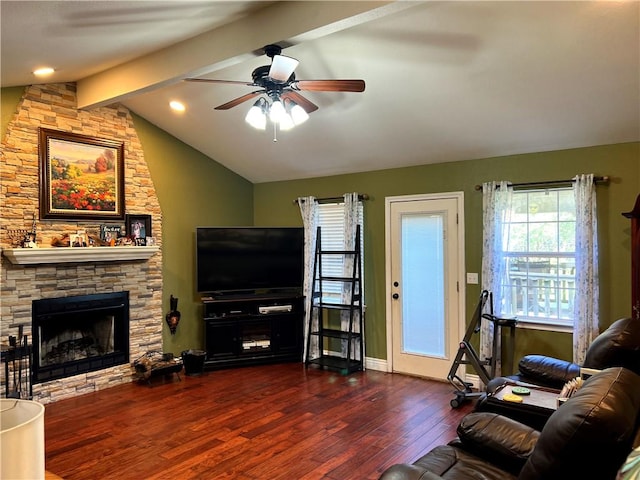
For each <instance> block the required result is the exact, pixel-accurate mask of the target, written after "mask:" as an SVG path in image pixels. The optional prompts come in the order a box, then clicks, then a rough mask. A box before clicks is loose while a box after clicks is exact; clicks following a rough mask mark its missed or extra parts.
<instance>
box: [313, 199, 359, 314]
mask: <svg viewBox="0 0 640 480" xmlns="http://www.w3.org/2000/svg"><path fill="white" fill-rule="evenodd" d="M363 219H364V215H363V205H362V202H358V223H359V224H360V258H361V260H363V259H364V248H363V247H364V238H363V237H364V235H363V225H364V223H363ZM318 225H320V227H321V232H322V233H321V235H322V239H321V240H322V249H323V250H344V245H345V242H344V240H345V239H344V203H319V204H318ZM363 263H364V262H363ZM343 272H344V257H343V256H341V255H325V256H324V257H323V258H322V275H323V276H325V277H342V276H343V275H344V273H343ZM360 273H361V275H362V280H361V283H362V289H363V291H364V281H363V280H364V272H363V270H362V268H361V270H360ZM322 290H323V292H322V293H323V296H324V299H325V301H327V302H332V301H334V302H336V303H339V302H340V296H341V293H342V284H341V283H340V282H325V283H324V284H323V286H322Z"/></svg>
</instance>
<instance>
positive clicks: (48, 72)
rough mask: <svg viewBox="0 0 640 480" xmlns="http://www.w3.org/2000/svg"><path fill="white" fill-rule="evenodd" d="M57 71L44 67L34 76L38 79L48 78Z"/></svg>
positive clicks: (35, 71)
mask: <svg viewBox="0 0 640 480" xmlns="http://www.w3.org/2000/svg"><path fill="white" fill-rule="evenodd" d="M53 72H55V70H54V69H53V68H51V67H42V68H38V69H36V70H34V71H33V74H34V75H36V76H38V77H46V76H47V75H51V74H52V73H53Z"/></svg>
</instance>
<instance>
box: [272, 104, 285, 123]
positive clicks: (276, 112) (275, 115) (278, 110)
mask: <svg viewBox="0 0 640 480" xmlns="http://www.w3.org/2000/svg"><path fill="white" fill-rule="evenodd" d="M286 114H287V112H286V110H285V109H284V105H282V102H281V101H280V99H279V98H277V99H275V100H274V101H273V103H272V104H271V108H270V109H269V120H271V121H272V122H273V123H280V120H282V117H284V116H285V115H286Z"/></svg>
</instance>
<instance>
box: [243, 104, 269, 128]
mask: <svg viewBox="0 0 640 480" xmlns="http://www.w3.org/2000/svg"><path fill="white" fill-rule="evenodd" d="M266 105H267V101H266V100H265V99H264V98H259V99H258V100H257V101H256V103H254V104H253V106H252V107H251V108H250V109H249V111H248V112H247V116H246V117H244V120H245V122H247V123H248V124H249V125H251V126H252V127H253V128H255V129H257V130H265V129H266V128H267V114H266V112H265V110H266V108H265V107H266Z"/></svg>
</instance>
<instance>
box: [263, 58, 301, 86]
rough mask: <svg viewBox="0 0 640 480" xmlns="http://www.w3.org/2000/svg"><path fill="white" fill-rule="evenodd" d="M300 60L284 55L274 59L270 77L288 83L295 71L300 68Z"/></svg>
mask: <svg viewBox="0 0 640 480" xmlns="http://www.w3.org/2000/svg"><path fill="white" fill-rule="evenodd" d="M298 63H299V62H298V60H296V59H295V58H291V57H285V56H284V55H276V56H274V57H273V61H272V63H271V68H270V69H269V77H271V79H273V80H276V81H278V82H283V83H284V82H286V81H287V80H289V77H290V76H291V74H292V73H293V71H294V70H295V69H296V67H297V66H298Z"/></svg>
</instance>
